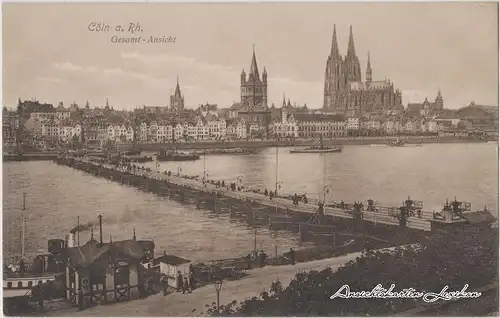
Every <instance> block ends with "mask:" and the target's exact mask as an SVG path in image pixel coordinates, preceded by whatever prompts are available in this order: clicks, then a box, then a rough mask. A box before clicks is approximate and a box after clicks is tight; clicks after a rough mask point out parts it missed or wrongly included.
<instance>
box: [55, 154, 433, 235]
mask: <svg viewBox="0 0 500 318" xmlns="http://www.w3.org/2000/svg"><path fill="white" fill-rule="evenodd" d="M55 162H56V163H58V164H61V165H65V166H68V167H72V168H75V169H78V170H81V171H84V172H87V173H90V174H92V175H94V176H98V177H103V178H106V179H109V180H113V181H116V182H120V183H121V184H124V185H130V186H135V187H137V188H139V189H141V190H143V191H147V192H151V193H155V194H157V195H160V196H168V197H169V198H170V199H171V200H176V201H179V202H181V203H183V204H195V205H196V207H197V208H198V209H208V210H211V211H213V212H215V213H224V212H226V213H227V212H229V213H230V215H231V217H233V216H234V217H238V216H240V217H241V218H243V219H244V220H245V221H247V223H250V224H254V225H256V226H270V222H269V219H270V217H272V216H281V217H284V216H291V217H292V219H293V222H295V223H297V224H298V223H300V222H308V221H309V220H310V219H311V217H312V216H313V214H314V211H312V209H313V208H314V206H313V205H309V209H308V208H307V207H306V205H305V204H303V205H302V206H300V207H294V206H293V204H292V202H291V201H290V202H289V203H287V202H288V201H289V200H286V199H282V198H274V199H273V200H269V198H267V199H266V197H264V196H262V195H258V194H255V193H246V192H238V191H230V190H226V189H225V188H222V189H221V188H218V189H217V188H215V186H214V185H205V186H204V185H203V184H202V183H201V182H199V181H196V180H191V179H187V178H182V177H177V176H168V177H167V176H166V175H160V174H157V173H154V172H151V171H149V172H147V171H144V170H140V171H131V170H127V169H118V168H116V167H113V166H109V165H106V164H96V163H93V162H90V161H85V160H82V159H76V158H58V159H57V160H55ZM162 177H163V179H162ZM167 178H168V179H167ZM324 222H325V223H324V224H329V225H332V226H333V227H334V228H335V232H336V233H338V234H341V233H343V232H345V233H356V234H358V235H357V237H356V239H357V240H359V241H366V239H367V238H368V237H370V236H371V237H376V238H377V239H379V240H383V241H384V242H388V243H389V244H408V243H414V242H417V241H419V240H420V238H422V237H423V236H424V235H425V231H422V230H419V229H412V228H401V227H398V226H394V225H389V224H384V223H383V222H378V223H377V222H373V221H371V220H357V221H354V220H353V219H352V218H349V217H348V216H345V217H339V216H334V215H325V217H324ZM291 230H292V231H294V232H297V230H298V228H297V227H293V228H292V229H291ZM311 232H314V226H313V227H312V229H311ZM320 232H321V231H320ZM301 236H304V237H307V235H301ZM310 237H314V235H310ZM375 241H376V240H375ZM378 243H379V242H375V244H378Z"/></svg>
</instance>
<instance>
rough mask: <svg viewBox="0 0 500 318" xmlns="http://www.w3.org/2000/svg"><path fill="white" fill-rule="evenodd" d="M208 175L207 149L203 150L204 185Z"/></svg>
mask: <svg viewBox="0 0 500 318" xmlns="http://www.w3.org/2000/svg"><path fill="white" fill-rule="evenodd" d="M206 176H207V150H206V149H204V150H203V185H205V178H206Z"/></svg>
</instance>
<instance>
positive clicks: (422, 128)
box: [32, 105, 498, 144]
mask: <svg viewBox="0 0 500 318" xmlns="http://www.w3.org/2000/svg"><path fill="white" fill-rule="evenodd" d="M487 110H488V109H486V110H485V108H484V106H475V105H471V106H469V107H467V108H464V109H462V110H460V111H459V112H457V115H456V116H436V117H433V118H426V117H411V118H408V117H397V116H391V117H389V118H384V119H380V118H375V117H371V118H370V117H366V116H365V117H347V118H346V117H344V116H342V115H332V114H328V113H322V112H319V111H318V112H312V113H294V112H291V111H289V110H287V108H281V109H280V113H281V118H279V119H277V120H275V121H273V122H271V123H270V124H269V125H268V126H263V125H260V124H259V123H258V122H256V121H251V120H246V119H245V118H240V117H236V118H231V119H225V118H220V117H218V116H216V115H214V114H212V113H210V112H207V113H205V116H203V115H202V114H201V115H198V116H197V118H195V119H194V120H184V121H154V120H153V121H143V122H140V123H131V122H127V123H118V124H117V123H106V122H76V121H72V120H71V119H69V118H64V119H61V120H57V119H55V118H44V119H41V120H38V119H37V120H35V121H34V123H35V125H33V126H32V132H33V134H34V135H35V136H38V137H41V138H43V139H49V140H57V141H61V142H71V141H72V140H75V138H76V139H78V140H80V141H85V142H86V143H101V144H102V143H104V142H106V141H113V142H116V143H129V142H138V143H163V142H172V141H177V142H189V141H201V140H238V139H248V138H252V139H253V138H304V139H307V138H317V137H319V136H322V137H326V138H336V137H345V136H356V135H395V134H415V135H418V134H426V133H429V134H437V133H440V132H445V131H452V130H459V129H460V130H462V131H472V130H478V127H479V126H481V127H482V129H481V132H485V130H484V129H485V128H486V126H488V127H490V125H491V124H492V123H493V122H492V120H494V116H492V115H491V113H487ZM492 110H493V109H489V111H492ZM477 111H480V112H483V113H482V115H481V114H477V113H476V115H475V116H476V117H475V118H477V119H476V120H471V119H473V118H472V117H471V118H469V120H466V119H464V118H461V117H464V116H463V115H467V114H469V115H471V112H477ZM488 114H489V115H488ZM486 115H488V116H490V117H488V118H490V119H489V120H490V121H489V122H487V119H486V118H487V117H485V116H486ZM477 116H479V117H477ZM469 117H470V116H469ZM481 118H482V119H481ZM497 118H498V117H497ZM497 124H498V121H497ZM490 129H491V128H490Z"/></svg>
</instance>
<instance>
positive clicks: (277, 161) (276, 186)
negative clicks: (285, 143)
mask: <svg viewBox="0 0 500 318" xmlns="http://www.w3.org/2000/svg"><path fill="white" fill-rule="evenodd" d="M278 164H279V160H278V145H276V185H275V188H274V195H275V196H277V195H278Z"/></svg>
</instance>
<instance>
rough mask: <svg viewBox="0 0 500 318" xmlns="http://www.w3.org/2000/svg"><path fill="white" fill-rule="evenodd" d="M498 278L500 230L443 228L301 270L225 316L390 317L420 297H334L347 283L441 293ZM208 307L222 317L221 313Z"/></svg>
mask: <svg viewBox="0 0 500 318" xmlns="http://www.w3.org/2000/svg"><path fill="white" fill-rule="evenodd" d="M497 280H498V233H497V232H495V231H494V230H492V229H491V228H484V227H473V226H469V227H467V228H461V229H455V230H452V231H447V232H437V233H435V234H433V235H432V236H431V237H430V238H429V239H427V240H425V241H424V242H422V243H421V247H419V248H407V249H401V248H398V249H396V250H395V251H394V252H381V251H365V252H364V253H363V255H362V256H361V257H358V258H356V260H355V261H350V262H348V263H347V264H345V265H344V266H342V267H340V268H339V269H338V270H337V271H336V272H333V271H332V269H331V268H327V269H325V270H322V271H312V272H309V273H305V272H301V273H298V274H297V275H296V277H295V279H293V280H292V282H291V283H290V285H289V286H288V287H286V288H284V289H283V288H282V287H281V288H279V286H278V285H277V283H273V285H271V289H270V292H269V293H262V294H261V296H260V297H259V298H258V297H254V298H252V299H249V300H246V301H244V302H241V303H240V304H236V302H234V301H233V302H232V303H230V304H228V305H225V306H221V308H220V309H221V313H222V315H225V316H341V315H349V316H365V315H367V314H369V315H373V316H385V315H389V314H394V313H397V312H401V311H404V310H407V309H409V308H413V307H414V306H415V301H416V300H415V299H398V298H391V299H348V300H346V299H338V298H335V299H330V296H331V295H334V294H335V293H336V292H337V291H338V290H339V289H340V287H341V286H343V285H345V284H347V285H349V287H350V290H351V291H353V292H354V291H371V290H372V289H373V288H374V287H375V286H376V285H377V284H382V286H383V287H384V288H389V287H390V285H391V284H395V286H396V287H395V291H401V290H402V289H405V288H414V289H415V290H416V291H432V292H437V293H439V292H440V291H441V289H442V288H443V287H444V286H446V285H449V290H450V291H455V290H461V289H462V288H463V286H464V285H465V284H469V285H470V288H469V291H470V290H471V289H473V288H474V287H479V286H484V285H486V284H488V283H491V282H496V281H497ZM210 308H211V307H209V310H207V314H209V315H213V316H216V315H218V312H216V311H214V310H210Z"/></svg>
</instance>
